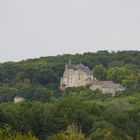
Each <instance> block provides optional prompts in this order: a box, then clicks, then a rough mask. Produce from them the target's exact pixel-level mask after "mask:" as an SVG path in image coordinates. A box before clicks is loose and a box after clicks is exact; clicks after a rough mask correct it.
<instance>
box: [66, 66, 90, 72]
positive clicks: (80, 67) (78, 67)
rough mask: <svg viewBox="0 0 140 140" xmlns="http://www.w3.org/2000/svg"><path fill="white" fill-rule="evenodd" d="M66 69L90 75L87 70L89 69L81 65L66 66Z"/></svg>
mask: <svg viewBox="0 0 140 140" xmlns="http://www.w3.org/2000/svg"><path fill="white" fill-rule="evenodd" d="M66 66H67V69H73V70H77V71H78V70H81V71H83V72H85V73H88V74H91V70H90V69H89V67H87V66H84V65H83V64H79V65H76V66H73V65H71V64H67V65H66Z"/></svg>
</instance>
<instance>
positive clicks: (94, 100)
mask: <svg viewBox="0 0 140 140" xmlns="http://www.w3.org/2000/svg"><path fill="white" fill-rule="evenodd" d="M69 59H71V60H72V64H74V65H76V64H79V63H82V64H84V65H85V66H88V67H89V68H90V69H91V70H92V71H93V75H94V76H95V77H96V78H97V79H98V80H112V81H114V82H115V83H120V84H122V85H123V86H125V87H126V91H122V92H118V93H117V94H116V96H115V97H112V96H111V95H110V94H103V93H102V91H100V90H96V91H91V90H90V88H89V85H87V86H85V87H78V88H67V89H66V90H64V91H61V90H60V89H59V85H60V77H61V76H62V75H63V72H64V69H65V64H66V63H68V61H69ZM15 97H23V98H24V99H25V101H23V102H21V103H14V98H15ZM0 140H140V51H117V52H113V51H112V52H108V51H106V50H105V51H98V52H87V53H84V54H75V55H71V54H64V55H57V56H49V57H41V58H35V59H28V60H23V61H20V62H5V63H0Z"/></svg>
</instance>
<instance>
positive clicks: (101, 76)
mask: <svg viewBox="0 0 140 140" xmlns="http://www.w3.org/2000/svg"><path fill="white" fill-rule="evenodd" d="M93 75H94V76H95V77H96V78H97V79H98V80H106V78H107V70H106V68H104V67H103V65H102V64H100V65H96V66H95V67H94V69H93Z"/></svg>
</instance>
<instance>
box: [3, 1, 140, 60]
mask: <svg viewBox="0 0 140 140" xmlns="http://www.w3.org/2000/svg"><path fill="white" fill-rule="evenodd" d="M97 50H109V51H110V50H140V0H0V62H5V61H19V60H22V59H27V58H35V57H41V56H49V55H57V54H64V53H72V54H74V53H83V52H89V51H91V52H93V51H97Z"/></svg>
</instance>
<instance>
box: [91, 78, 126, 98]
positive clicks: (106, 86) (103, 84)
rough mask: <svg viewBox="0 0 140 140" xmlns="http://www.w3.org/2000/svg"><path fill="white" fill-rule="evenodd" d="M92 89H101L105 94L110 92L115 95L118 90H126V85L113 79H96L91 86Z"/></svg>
mask: <svg viewBox="0 0 140 140" xmlns="http://www.w3.org/2000/svg"><path fill="white" fill-rule="evenodd" d="M90 89H91V90H97V89H99V90H101V91H102V92H103V93H104V94H107V93H110V94H112V96H115V95H116V93H117V92H118V91H124V90H125V87H123V86H122V85H121V84H118V83H114V82H113V81H98V80H94V81H93V82H92V84H91V87H90Z"/></svg>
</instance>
